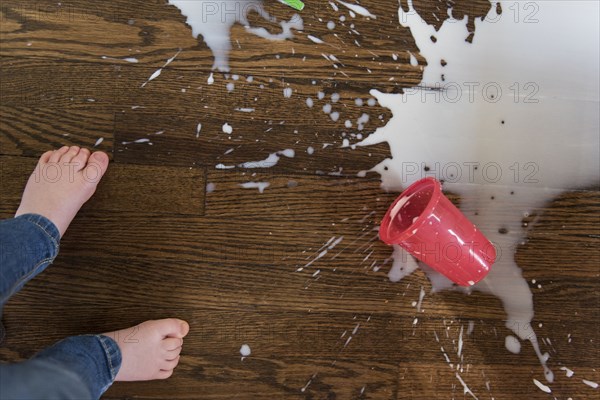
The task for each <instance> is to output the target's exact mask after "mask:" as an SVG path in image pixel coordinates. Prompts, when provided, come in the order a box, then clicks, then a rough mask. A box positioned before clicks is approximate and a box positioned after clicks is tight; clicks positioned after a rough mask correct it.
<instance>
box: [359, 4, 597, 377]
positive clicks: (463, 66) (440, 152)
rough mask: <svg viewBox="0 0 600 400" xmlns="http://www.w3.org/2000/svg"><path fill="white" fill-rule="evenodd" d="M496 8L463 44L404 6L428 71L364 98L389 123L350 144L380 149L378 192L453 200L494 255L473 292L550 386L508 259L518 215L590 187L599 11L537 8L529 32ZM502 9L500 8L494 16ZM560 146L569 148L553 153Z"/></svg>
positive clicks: (521, 283) (452, 28)
mask: <svg viewBox="0 0 600 400" xmlns="http://www.w3.org/2000/svg"><path fill="white" fill-rule="evenodd" d="M496 4H497V3H496V2H492V3H491V8H490V11H489V13H488V15H487V16H486V18H484V19H480V18H478V19H475V27H476V30H475V35H474V37H473V40H472V43H468V42H466V41H465V39H466V38H467V37H469V32H468V29H467V22H468V17H466V16H465V17H464V18H463V19H462V20H456V19H454V18H452V10H449V13H448V14H449V17H448V19H447V20H446V21H445V22H444V23H443V24H442V26H441V27H440V29H439V30H438V31H436V30H435V28H434V27H433V26H430V25H428V24H427V23H426V22H425V21H424V20H423V19H422V18H421V17H420V16H419V14H418V13H417V12H416V11H415V10H414V8H413V6H412V1H409V2H408V5H409V10H408V11H407V12H405V11H404V10H403V9H402V8H399V9H398V15H399V22H400V24H401V25H402V26H404V27H407V28H409V29H410V31H411V34H412V35H413V37H414V38H415V41H416V43H417V46H418V47H419V51H420V53H421V55H422V56H423V57H424V58H425V60H426V61H427V66H426V67H425V68H424V70H423V79H422V82H421V84H420V85H419V87H416V88H412V89H407V90H405V93H404V94H384V93H382V92H379V91H377V90H373V91H371V94H372V95H373V96H374V97H376V98H377V100H378V101H379V103H380V104H381V105H382V106H384V107H387V108H389V109H390V110H391V111H392V114H393V117H392V119H391V120H390V121H389V122H388V123H387V125H386V126H384V127H382V128H379V129H377V130H376V131H375V132H374V133H373V134H371V135H370V136H369V137H367V138H366V139H365V140H363V141H362V142H361V143H359V145H362V146H364V145H375V144H379V143H382V142H387V143H388V144H389V145H390V149H391V156H392V157H391V158H388V159H386V160H384V161H383V162H381V163H380V164H378V165H377V166H375V167H374V168H373V169H372V170H373V171H376V172H378V173H379V174H381V177H382V187H383V188H384V189H386V190H396V191H400V190H402V189H403V188H405V187H406V186H407V185H410V184H411V183H413V182H415V181H416V180H418V179H420V178H422V177H424V176H435V177H437V178H439V179H443V180H445V184H444V189H445V190H449V191H451V192H453V193H457V194H459V195H460V196H461V198H462V200H461V208H462V210H463V211H464V212H465V214H466V215H467V216H468V217H469V218H470V219H471V220H472V221H473V222H474V223H475V224H476V225H477V226H478V227H479V228H480V229H481V230H482V232H483V233H484V234H485V235H486V236H487V237H488V238H489V239H490V240H491V241H492V242H493V243H495V245H496V246H497V248H498V249H499V250H500V252H502V253H503V254H501V255H500V257H499V258H498V260H497V262H496V264H495V265H494V266H493V267H492V270H491V272H490V274H489V275H488V277H487V278H486V279H484V280H483V281H481V282H480V283H478V284H477V285H475V286H474V287H473V288H472V289H474V290H479V291H482V292H484V293H490V294H493V295H495V296H497V297H499V298H500V299H501V300H502V303H503V305H504V309H505V311H506V313H507V321H506V327H507V328H508V329H510V330H512V331H513V332H514V333H515V334H516V336H517V337H518V338H519V339H521V340H529V341H530V343H531V344H532V346H533V348H534V350H535V352H536V355H537V356H538V358H539V360H540V363H541V364H542V366H543V367H544V371H545V377H546V380H547V381H548V382H552V381H553V374H552V372H551V371H550V370H549V369H548V368H547V367H546V361H547V358H548V354H542V352H541V351H540V349H539V345H538V340H537V336H536V334H535V332H534V330H533V328H532V327H531V320H532V318H533V315H534V312H533V300H532V293H531V291H530V289H529V286H528V284H527V282H526V281H525V280H524V279H523V278H522V272H521V269H520V268H519V267H518V266H517V264H516V263H515V261H514V257H513V254H512V253H513V252H514V249H515V248H516V246H517V245H518V244H520V243H521V242H522V241H523V240H524V239H525V236H526V232H525V231H524V230H523V228H522V226H521V223H522V222H521V220H522V218H523V212H530V211H531V210H532V209H534V208H537V207H541V206H543V205H544V204H546V203H547V202H548V201H549V200H551V199H552V198H554V197H555V196H556V195H558V194H559V193H561V192H562V191H564V190H568V189H576V188H581V187H585V186H587V185H590V184H593V183H594V182H597V179H598V171H599V170H600V165H599V160H600V154H599V149H600V143H599V135H598V130H599V119H600V118H599V113H598V107H599V95H598V91H597V88H598V82H599V78H598V64H599V62H598V60H599V48H600V45H599V39H598V38H599V37H600V34H599V28H598V27H599V25H600V24H599V23H598V15H599V3H598V2H586V1H574V2H542V3H536V4H537V5H538V6H539V10H538V14H537V15H536V19H537V20H538V22H537V23H535V24H528V23H523V22H522V21H521V23H515V22H514V19H513V18H511V16H508V15H499V14H497V7H496ZM510 4H511V3H510V2H503V5H502V9H503V10H508V9H510V7H511V6H510ZM515 4H516V6H517V7H518V6H519V4H518V3H515ZM557 26H565V27H576V29H574V28H573V29H557V28H556V27H557ZM432 36H434V37H435V38H436V40H435V41H433V40H432V39H431V37H432ZM532 49H535V51H532ZM556 54H560V55H561V56H560V57H556ZM514 60H519V62H515V61H514ZM574 60H577V62H574ZM442 61H443V62H442ZM549 66H551V68H549ZM573 69H575V70H576V72H575V73H574V74H564V71H565V70H573ZM573 77H576V78H573ZM565 110H569V111H568V112H565ZM567 137H568V141H569V143H570V145H569V146H564V142H565V140H567V139H566V138H567ZM530 144H533V145H530ZM427 170H429V171H427ZM494 200H496V201H494ZM507 233H508V234H507ZM394 256H395V260H394V268H392V271H394V273H393V274H392V271H390V275H391V276H390V278H394V279H398V278H399V277H401V276H404V275H406V272H404V273H402V274H399V273H398V272H399V270H400V271H401V269H400V268H402V266H407V265H409V262H408V261H407V259H406V256H405V255H403V254H401V252H400V251H398V250H397V249H396V248H394ZM397 257H403V259H402V260H401V261H398V262H397V261H396V258H397ZM413 263H414V261H413ZM412 269H414V268H412ZM427 273H428V276H429V278H430V279H431V280H432V285H433V287H434V290H442V289H450V288H452V286H453V285H452V283H451V282H450V281H449V280H448V279H446V278H445V277H443V276H440V275H439V274H437V273H435V272H433V271H431V270H430V269H427Z"/></svg>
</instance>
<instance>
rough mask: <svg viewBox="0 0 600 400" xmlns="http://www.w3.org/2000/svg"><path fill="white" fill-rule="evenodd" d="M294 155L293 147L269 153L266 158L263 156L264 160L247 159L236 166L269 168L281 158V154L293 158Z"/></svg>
mask: <svg viewBox="0 0 600 400" xmlns="http://www.w3.org/2000/svg"><path fill="white" fill-rule="evenodd" d="M295 155H296V152H295V151H294V150H293V149H285V150H281V151H278V152H276V153H271V154H269V156H268V157H267V158H265V159H264V160H260V161H248V162H245V163H242V164H239V165H238V167H240V168H271V167H274V166H275V165H277V163H278V162H279V160H280V159H281V156H284V157H287V158H294V157H295Z"/></svg>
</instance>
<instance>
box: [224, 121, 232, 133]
mask: <svg viewBox="0 0 600 400" xmlns="http://www.w3.org/2000/svg"><path fill="white" fill-rule="evenodd" d="M223 132H224V133H226V134H228V135H231V133H232V132H233V127H232V126H231V125H229V124H228V123H227V122H225V123H224V124H223Z"/></svg>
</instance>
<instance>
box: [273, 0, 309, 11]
mask: <svg viewBox="0 0 600 400" xmlns="http://www.w3.org/2000/svg"><path fill="white" fill-rule="evenodd" d="M279 1H280V2H281V3H283V4H285V5H287V6H290V7H292V8H293V9H294V10H298V11H302V10H304V3H303V2H302V1H300V0H279Z"/></svg>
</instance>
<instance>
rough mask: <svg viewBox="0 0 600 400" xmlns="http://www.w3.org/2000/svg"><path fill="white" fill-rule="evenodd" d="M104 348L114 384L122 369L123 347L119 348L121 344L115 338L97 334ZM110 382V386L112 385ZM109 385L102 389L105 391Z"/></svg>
mask: <svg viewBox="0 0 600 400" xmlns="http://www.w3.org/2000/svg"><path fill="white" fill-rule="evenodd" d="M96 337H97V338H98V340H99V341H100V344H101V345H102V348H103V349H104V354H105V355H106V363H107V365H108V369H109V371H110V380H111V382H110V384H112V383H113V382H114V380H115V378H116V377H117V374H118V373H119V370H120V369H121V362H122V361H123V358H122V356H121V349H119V345H118V344H117V342H115V340H114V339H113V338H110V337H108V336H104V335H96ZM110 384H109V385H108V386H110ZM108 386H107V387H106V388H105V389H104V390H103V391H102V393H104V392H105V391H106V389H108Z"/></svg>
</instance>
